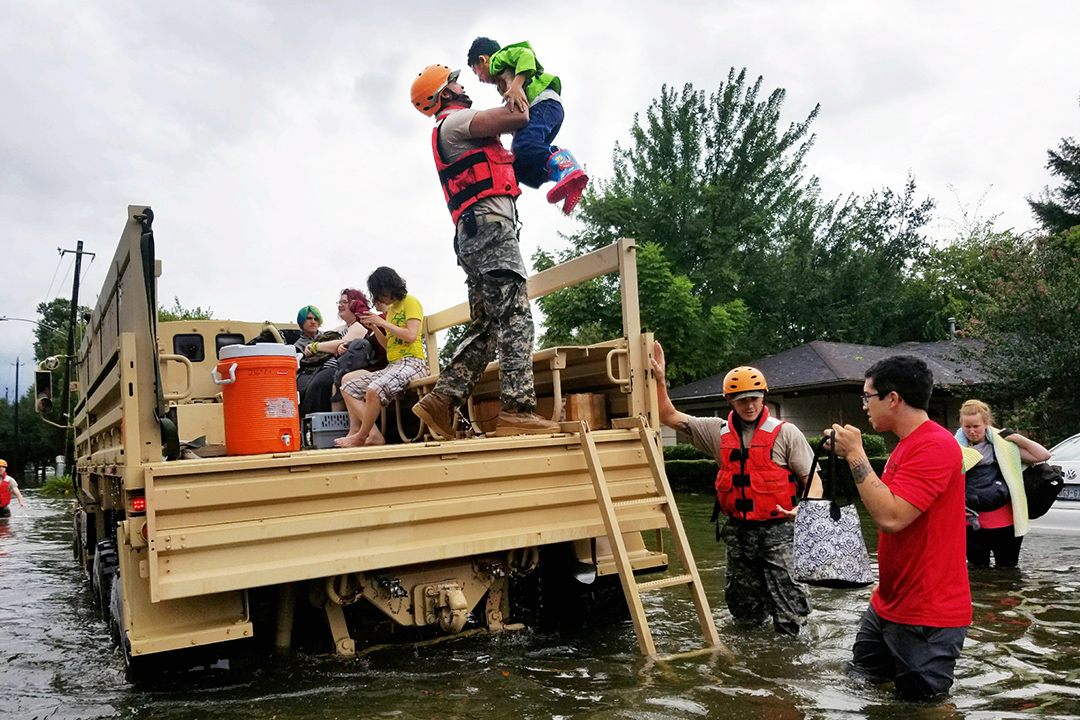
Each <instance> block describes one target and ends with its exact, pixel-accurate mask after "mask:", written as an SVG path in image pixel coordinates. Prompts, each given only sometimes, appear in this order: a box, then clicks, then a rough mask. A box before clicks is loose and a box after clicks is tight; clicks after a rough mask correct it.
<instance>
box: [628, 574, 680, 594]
mask: <svg viewBox="0 0 1080 720" xmlns="http://www.w3.org/2000/svg"><path fill="white" fill-rule="evenodd" d="M692 582H694V578H693V576H691V575H672V576H671V577H666V578H660V579H659V580H649V581H648V582H643V583H638V586H637V589H638V592H646V591H648V590H656V589H658V588H665V587H671V586H672V585H689V584H690V583H692Z"/></svg>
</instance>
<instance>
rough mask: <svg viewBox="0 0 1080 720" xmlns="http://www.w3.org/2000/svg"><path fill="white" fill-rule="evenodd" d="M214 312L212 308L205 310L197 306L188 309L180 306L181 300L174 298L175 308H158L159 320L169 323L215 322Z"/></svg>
mask: <svg viewBox="0 0 1080 720" xmlns="http://www.w3.org/2000/svg"><path fill="white" fill-rule="evenodd" d="M213 319H214V311H213V310H212V309H211V308H206V309H205V310H203V309H202V308H201V307H199V306H196V307H193V308H186V307H184V306H182V305H181V304H180V298H179V297H178V296H176V295H174V296H173V306H172V307H171V308H166V307H165V306H164V305H162V306H161V307H159V308H158V320H159V321H161V322H168V321H170V320H213Z"/></svg>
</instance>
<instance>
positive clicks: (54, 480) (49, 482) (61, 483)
mask: <svg viewBox="0 0 1080 720" xmlns="http://www.w3.org/2000/svg"><path fill="white" fill-rule="evenodd" d="M74 494H75V490H74V487H73V486H72V484H71V476H70V475H64V476H62V477H60V476H56V475H53V476H51V477H48V478H46V479H45V484H44V485H42V486H41V489H40V490H39V491H38V495H41V496H42V497H67V496H68V495H74Z"/></svg>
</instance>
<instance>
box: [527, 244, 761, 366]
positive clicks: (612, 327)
mask: <svg viewBox="0 0 1080 720" xmlns="http://www.w3.org/2000/svg"><path fill="white" fill-rule="evenodd" d="M569 254H570V253H569V252H568V253H564V256H563V257H562V260H567V259H569V257H568V256H569ZM533 264H534V265H535V266H536V268H537V270H546V269H547V268H549V267H552V266H553V265H554V264H555V259H554V258H553V257H552V256H551V255H549V254H546V253H544V252H543V251H538V252H537V253H536V254H535V255H534V256H533ZM637 268H638V293H639V296H640V311H641V327H642V330H644V331H645V332H653V333H655V334H656V338H657V339H658V340H659V341H660V342H661V343H662V344H663V345H664V346H665V348H672V349H673V352H672V353H671V354H670V355H669V362H668V367H667V375H668V377H669V378H670V379H671V380H672V382H675V383H683V382H687V381H689V380H693V379H695V378H697V377H701V376H702V375H707V374H709V373H710V372H712V369H713V368H715V367H717V366H718V365H719V366H722V365H724V364H725V363H727V362H728V359H729V358H730V356H731V354H732V353H733V352H734V350H735V347H734V344H735V341H736V340H737V339H738V338H739V337H741V336H742V334H743V331H744V330H745V328H746V323H747V313H746V308H745V306H744V305H743V303H742V301H740V300H733V301H731V302H728V303H725V304H723V305H713V306H707V305H705V302H704V300H702V298H701V297H700V296H698V295H697V294H695V292H694V285H693V283H692V282H691V281H690V279H689V278H687V277H686V276H684V275H675V274H674V273H673V272H672V269H671V263H670V262H668V260H667V259H665V257H664V252H663V249H662V248H661V247H660V246H659V245H657V244H656V243H643V244H641V245H639V246H638V250H637ZM538 303H539V305H540V309H541V310H542V311H543V312H544V316H545V323H544V327H545V331H544V333H543V335H542V336H541V338H540V343H539V344H540V346H541V347H550V346H553V345H588V344H591V343H595V342H601V341H604V340H610V339H611V338H613V337H620V336H621V335H622V334H623V333H622V305H621V295H620V291H619V286H618V275H617V274H610V275H606V276H604V277H600V278H596V279H595V280H591V281H589V282H587V283H582V284H580V285H576V286H574V287H571V288H567V289H566V290H563V291H561V292H558V293H553V294H551V295H548V296H546V297H543V298H541V299H540V300H538Z"/></svg>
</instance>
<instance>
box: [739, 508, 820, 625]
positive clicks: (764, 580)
mask: <svg viewBox="0 0 1080 720" xmlns="http://www.w3.org/2000/svg"><path fill="white" fill-rule="evenodd" d="M794 535H795V523H793V522H755V521H752V520H737V519H735V518H728V521H727V523H726V524H725V525H724V529H723V530H722V531H721V533H720V537H721V538H723V540H724V542H725V543H726V544H727V571H726V576H725V578H724V595H725V597H726V598H727V604H728V609H729V610H731V614H732V616H733V617H734V618H735V620H736V621H738V622H741V623H746V624H754V625H761V624H763V623H764V622H766V621H767V620H768V619H769V618H770V617H772V621H773V626H774V627H775V628H776V630H777V631H778V632H782V633H786V634H788V635H797V634H798V632H799V628H800V627H801V626H802V625H803V623H805V622H806V616H807V615H809V614H810V594H809V592H808V590H807V587H806V586H805V585H803V584H802V583H799V582H796V581H795V574H794V570H795V557H794V555H795V552H794V546H793V538H794Z"/></svg>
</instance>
